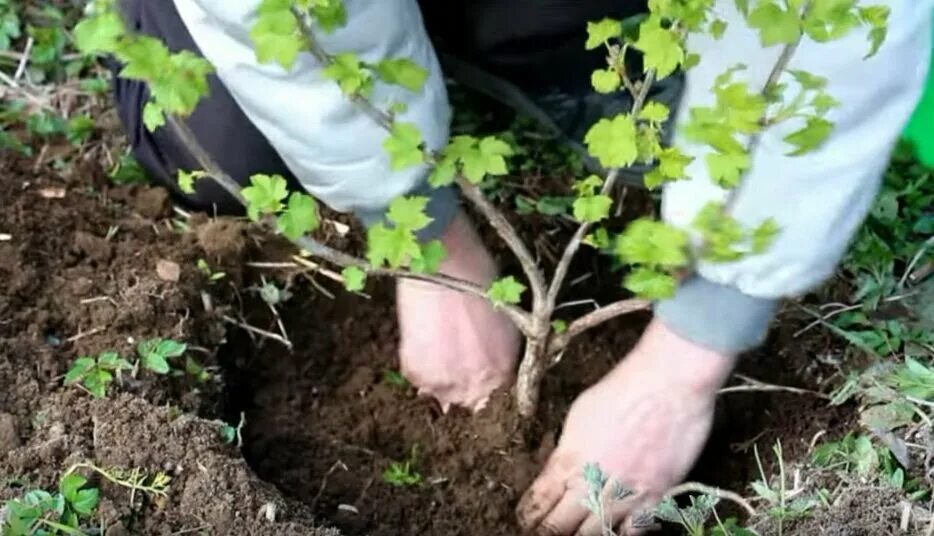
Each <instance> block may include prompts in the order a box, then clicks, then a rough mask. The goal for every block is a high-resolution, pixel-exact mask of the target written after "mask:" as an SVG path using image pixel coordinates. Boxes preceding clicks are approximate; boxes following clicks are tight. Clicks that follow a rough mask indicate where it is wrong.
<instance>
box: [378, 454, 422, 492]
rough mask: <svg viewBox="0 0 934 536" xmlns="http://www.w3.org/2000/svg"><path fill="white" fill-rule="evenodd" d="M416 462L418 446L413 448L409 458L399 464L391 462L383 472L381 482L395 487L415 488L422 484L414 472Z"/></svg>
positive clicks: (420, 478)
mask: <svg viewBox="0 0 934 536" xmlns="http://www.w3.org/2000/svg"><path fill="white" fill-rule="evenodd" d="M417 460H418V446H413V447H412V450H411V451H410V452H409V457H408V458H407V459H406V460H404V461H401V462H392V463H390V464H389V467H387V468H386V470H385V471H383V482H385V483H387V484H389V485H391V486H397V487H407V486H417V485H419V484H421V483H422V475H420V474H418V472H417V471H416V470H415V464H416V462H417Z"/></svg>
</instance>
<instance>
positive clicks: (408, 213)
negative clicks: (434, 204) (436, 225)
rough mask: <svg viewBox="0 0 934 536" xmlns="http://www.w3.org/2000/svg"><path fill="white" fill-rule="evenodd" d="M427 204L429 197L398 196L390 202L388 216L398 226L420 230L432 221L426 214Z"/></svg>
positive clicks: (410, 229)
mask: <svg viewBox="0 0 934 536" xmlns="http://www.w3.org/2000/svg"><path fill="white" fill-rule="evenodd" d="M427 206H428V198H427V197H424V196H409V197H405V196H400V197H396V198H395V199H393V200H392V201H391V202H390V203H389V211H388V212H387V213H386V218H387V219H388V220H389V221H391V222H392V223H394V224H395V225H396V227H401V228H403V229H406V230H409V231H418V230H420V229H424V228H425V227H427V226H428V224H429V223H431V218H429V217H428V216H426V215H425V208H426V207H427Z"/></svg>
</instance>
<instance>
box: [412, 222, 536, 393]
mask: <svg viewBox="0 0 934 536" xmlns="http://www.w3.org/2000/svg"><path fill="white" fill-rule="evenodd" d="M441 241H442V243H444V246H445V249H446V250H447V257H446V258H445V259H444V260H443V261H442V262H441V265H440V267H439V271H440V272H441V273H444V274H447V275H449V276H452V277H457V278H460V279H465V280H468V281H471V282H474V283H477V284H478V285H481V286H483V287H486V286H488V285H489V284H490V283H491V282H492V281H493V279H494V278H495V277H496V267H495V265H494V263H493V259H492V258H491V257H490V254H489V252H488V251H487V250H486V248H485V247H484V246H483V243H482V242H481V240H480V237H479V236H477V233H476V232H475V231H474V229H473V227H472V225H471V223H470V221H469V220H468V218H467V216H466V215H464V214H462V213H461V214H458V215H457V216H456V217H455V218H454V220H453V221H452V222H451V224H450V225H449V226H448V228H447V229H446V230H445V233H444V235H443V236H442V237H441ZM396 288H397V291H396V308H397V314H398V316H399V329H400V332H401V341H400V348H399V357H400V360H401V368H402V374H403V375H404V376H405V377H406V378H407V379H408V380H409V381H410V382H412V384H413V385H414V386H415V387H416V388H418V392H419V394H422V395H426V396H432V397H434V398H435V399H437V400H438V402H440V404H441V407H442V409H443V410H444V411H447V410H448V409H449V408H450V406H451V405H458V406H464V407H466V408H469V409H472V410H479V409H481V408H482V407H483V406H484V405H485V404H486V401H487V400H488V399H489V397H490V395H491V394H492V393H493V391H495V390H496V389H497V388H499V387H501V386H503V385H505V384H506V383H507V382H509V381H510V380H511V379H512V378H513V375H514V371H515V367H516V360H517V358H518V352H519V341H520V339H519V332H518V330H517V329H516V327H515V325H513V323H512V321H510V320H509V318H507V317H506V316H505V315H503V314H502V313H499V312H497V311H495V310H494V309H493V306H492V305H491V304H490V302H489V301H487V300H485V299H483V298H480V297H477V296H472V295H468V294H465V293H462V292H458V291H456V290H450V289H447V288H444V287H440V286H437V285H433V284H431V283H422V282H419V281H413V280H407V279H399V280H398V283H397V287H396Z"/></svg>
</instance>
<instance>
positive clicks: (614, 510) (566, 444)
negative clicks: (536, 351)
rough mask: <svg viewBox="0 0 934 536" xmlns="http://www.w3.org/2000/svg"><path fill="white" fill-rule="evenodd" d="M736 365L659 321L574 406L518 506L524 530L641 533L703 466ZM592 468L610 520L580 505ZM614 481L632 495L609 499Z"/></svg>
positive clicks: (588, 535)
mask: <svg viewBox="0 0 934 536" xmlns="http://www.w3.org/2000/svg"><path fill="white" fill-rule="evenodd" d="M733 361H734V359H733V356H726V355H721V354H718V353H716V352H713V351H711V350H707V349H705V348H702V347H700V346H698V345H696V344H694V343H691V342H690V341H687V340H685V339H682V338H681V337H679V336H678V335H676V334H675V333H673V332H671V331H670V330H668V329H667V328H666V327H665V326H664V325H663V324H662V323H661V322H659V321H658V320H656V321H654V322H653V323H652V324H651V325H650V326H649V328H648V329H647V330H646V333H645V334H644V335H643V337H642V340H641V341H640V342H639V344H638V346H637V347H636V348H635V349H634V350H633V351H632V352H631V353H630V354H629V356H628V357H627V358H626V359H625V360H624V361H623V362H622V363H621V364H620V365H618V366H617V367H616V369H614V370H613V371H612V372H611V373H610V374H609V375H607V376H606V377H605V378H604V379H603V380H601V381H600V383H598V384H596V385H594V386H593V387H591V388H590V389H588V390H587V391H586V392H584V393H583V394H582V395H581V396H580V397H579V398H578V399H577V400H576V401H575V402H574V405H573V406H572V407H571V410H570V412H569V413H568V417H567V421H566V423H565V428H564V431H563V433H562V436H561V440H560V441H559V443H558V446H557V448H556V449H555V451H554V452H553V453H552V455H551V457H550V458H549V460H548V462H547V463H546V465H545V468H544V470H543V471H542V473H541V475H540V476H539V477H538V479H537V480H536V481H535V482H534V483H533V484H532V487H531V488H530V489H529V490H528V491H527V492H526V493H525V495H524V496H523V498H522V500H521V501H520V503H519V507H518V515H519V521H520V524H521V525H522V527H523V529H524V530H525V531H527V532H530V533H534V534H542V535H555V536H557V535H571V534H575V535H581V536H591V535H592V536H600V535H601V534H602V532H601V528H602V526H603V524H604V523H606V526H608V527H616V526H618V525H622V526H623V527H624V529H623V530H624V532H622V534H638V533H639V530H638V527H634V526H633V525H634V523H633V521H634V520H638V519H639V517H640V515H642V514H644V513H646V512H649V511H651V509H652V508H653V507H654V505H655V504H657V502H658V501H659V500H660V499H661V498H662V496H663V495H664V494H665V493H666V492H667V491H668V490H669V489H670V488H671V487H672V486H674V485H676V484H678V483H679V482H680V481H681V480H682V479H683V478H684V477H685V475H686V474H687V472H688V471H689V470H690V468H691V466H692V465H693V464H694V462H695V461H696V459H697V456H698V455H699V453H700V451H701V449H702V447H703V445H704V442H705V441H706V439H707V435H708V434H709V432H710V426H711V422H712V420H713V410H714V400H715V398H716V395H717V391H718V389H719V387H720V385H722V383H723V382H724V381H725V380H726V378H727V376H728V375H729V372H730V370H731V369H732V365H733ZM587 464H597V465H598V466H599V468H600V469H601V470H602V471H603V472H604V473H605V475H606V476H607V477H608V478H609V481H608V483H607V485H606V486H605V487H604V489H603V497H604V498H605V501H604V504H605V506H606V508H605V511H604V517H605V519H604V520H600V519H598V518H597V517H596V516H594V515H593V514H591V513H590V512H588V510H587V509H585V507H584V506H583V503H582V501H583V499H584V498H585V497H586V496H587V494H588V488H587V485H586V483H585V481H584V479H583V470H584V466H585V465H587ZM614 479H615V480H616V482H618V483H619V484H621V485H622V486H623V487H624V488H625V489H627V490H630V491H632V492H633V494H632V495H631V496H629V497H626V498H625V499H623V500H619V501H615V500H613V499H611V498H609V497H608V495H610V494H611V492H612V489H613V486H612V484H613V480H614Z"/></svg>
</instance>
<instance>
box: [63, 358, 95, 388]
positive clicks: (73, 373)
mask: <svg viewBox="0 0 934 536" xmlns="http://www.w3.org/2000/svg"><path fill="white" fill-rule="evenodd" d="M95 367H97V363H96V362H95V361H94V358H91V357H79V358H78V359H76V360H75V362H74V363H72V365H71V368H70V369H68V372H67V373H66V374H65V385H70V384H72V383H76V382H78V381H81V379H82V378H84V377H85V376H86V375H87V374H88V373H89V372H91V371H92V370H94V368H95Z"/></svg>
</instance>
